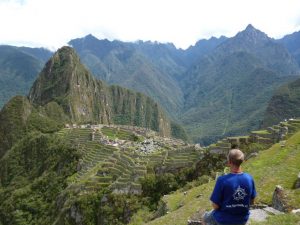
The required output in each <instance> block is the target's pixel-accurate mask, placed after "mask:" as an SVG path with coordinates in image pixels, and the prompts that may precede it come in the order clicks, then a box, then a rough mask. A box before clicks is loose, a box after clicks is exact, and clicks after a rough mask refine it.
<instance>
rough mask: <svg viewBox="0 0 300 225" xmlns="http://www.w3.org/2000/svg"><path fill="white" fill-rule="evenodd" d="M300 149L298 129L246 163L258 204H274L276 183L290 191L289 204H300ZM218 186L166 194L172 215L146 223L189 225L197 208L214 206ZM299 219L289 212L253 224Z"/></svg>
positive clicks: (286, 223)
mask: <svg viewBox="0 0 300 225" xmlns="http://www.w3.org/2000/svg"><path fill="white" fill-rule="evenodd" d="M299 148H300V132H299V131H298V132H297V133H296V134H294V135H293V136H291V137H290V138H289V139H288V140H287V141H286V144H285V146H284V147H281V146H280V144H275V145H273V146H272V147H271V148H269V149H267V150H264V151H261V152H259V155H258V156H257V157H255V158H251V159H249V160H248V161H247V162H246V163H245V165H244V171H246V172H248V173H250V174H252V175H253V177H254V180H255V182H256V188H257V192H258V197H257V200H256V203H258V204H259V203H264V204H268V205H269V204H271V203H272V196H273V192H274V190H275V186H276V185H281V186H282V187H283V188H284V189H285V190H286V194H287V199H288V204H289V207H291V208H294V209H297V208H299V207H300V193H299V189H294V184H295V181H296V180H297V176H298V173H299V160H300V152H299ZM287 165H288V166H287ZM270 174H272V176H270ZM214 185H215V181H211V182H209V183H207V184H204V185H200V186H198V187H195V188H192V189H190V190H188V191H187V194H184V191H180V190H179V191H176V192H175V193H173V194H170V195H166V196H165V197H164V198H163V201H164V202H165V203H166V208H167V211H168V214H166V215H164V216H162V217H160V218H158V219H155V220H153V221H151V222H149V223H146V224H149V225H150V224H151V225H154V224H155V225H171V224H172V225H173V224H176V225H186V224H187V220H188V219H190V218H191V217H192V216H193V215H194V214H195V213H196V212H197V211H199V210H201V211H204V210H210V209H211V203H210V201H209V198H210V195H211V193H212V190H213V187H214ZM299 221H300V217H299V215H298V216H297V215H293V214H289V213H288V214H284V215H278V216H270V217H269V218H268V220H267V221H265V222H260V223H259V222H255V223H253V222H251V224H265V225H273V224H281V225H291V224H297V223H299Z"/></svg>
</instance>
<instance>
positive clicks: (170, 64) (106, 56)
mask: <svg viewBox="0 0 300 225" xmlns="http://www.w3.org/2000/svg"><path fill="white" fill-rule="evenodd" d="M69 44H70V45H71V46H72V47H73V48H74V49H76V51H77V52H78V54H79V55H80V57H81V60H82V62H83V63H84V64H85V65H86V66H87V68H89V69H90V70H91V72H92V73H93V74H94V75H95V76H96V77H97V78H100V79H102V80H104V81H106V82H107V83H109V84H118V85H121V86H124V87H127V88H130V89H133V90H136V91H139V92H142V93H144V94H146V95H148V96H150V97H152V98H153V99H154V100H156V101H157V102H159V103H160V104H161V105H163V106H164V108H165V109H166V110H167V111H168V112H169V113H170V115H175V114H176V112H177V111H178V109H179V108H180V107H181V105H182V100H183V99H182V91H181V89H180V88H179V85H178V83H177V82H176V80H175V79H174V78H173V77H172V76H176V75H178V73H180V72H181V71H183V68H182V66H181V67H180V65H178V64H177V61H178V60H177V61H176V56H175V55H174V49H173V48H174V47H172V46H170V47H168V46H165V45H161V46H158V45H156V44H154V45H155V47H154V48H153V47H152V44H151V43H139V42H138V43H136V44H133V43H125V42H121V41H112V42H111V41H108V40H98V39H96V38H95V37H93V36H92V35H88V36H86V37H84V38H79V39H74V40H71V41H70V42H69Z"/></svg>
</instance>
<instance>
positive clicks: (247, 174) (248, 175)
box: [243, 173, 253, 180]
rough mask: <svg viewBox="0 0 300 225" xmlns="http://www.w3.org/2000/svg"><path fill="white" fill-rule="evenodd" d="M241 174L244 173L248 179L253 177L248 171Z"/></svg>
mask: <svg viewBox="0 0 300 225" xmlns="http://www.w3.org/2000/svg"><path fill="white" fill-rule="evenodd" d="M243 175H244V176H245V177H247V178H249V179H252V180H253V177H252V175H251V174H249V173H243Z"/></svg>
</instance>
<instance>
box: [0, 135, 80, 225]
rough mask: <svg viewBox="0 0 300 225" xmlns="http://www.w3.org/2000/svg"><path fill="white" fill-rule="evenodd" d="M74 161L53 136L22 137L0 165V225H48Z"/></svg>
mask: <svg viewBox="0 0 300 225" xmlns="http://www.w3.org/2000/svg"><path fill="white" fill-rule="evenodd" d="M78 158H79V155H78V152H77V150H75V149H73V148H70V147H68V146H66V145H65V144H64V143H63V142H62V140H61V139H59V138H58V137H57V136H56V135H53V134H42V133H29V134H28V135H26V136H25V137H24V138H23V139H22V140H20V141H19V142H18V143H17V144H16V145H14V147H13V148H12V149H11V150H9V151H8V152H7V153H6V155H5V156H4V157H3V158H2V159H1V161H0V168H1V169H0V178H1V179H0V180H1V186H0V199H1V203H0V223H2V224H8V225H9V224H12V225H13V224H20V225H21V224H24V225H25V224H26V225H27V224H45V225H46V224H50V223H51V221H53V220H54V218H55V216H56V212H57V208H56V207H57V205H56V200H57V197H58V195H59V194H60V193H61V192H62V191H63V190H64V189H65V188H66V187H67V183H66V178H67V177H69V176H70V175H72V174H73V173H75V171H76V165H77V162H78Z"/></svg>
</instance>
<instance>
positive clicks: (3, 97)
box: [0, 45, 52, 108]
mask: <svg viewBox="0 0 300 225" xmlns="http://www.w3.org/2000/svg"><path fill="white" fill-rule="evenodd" d="M51 54H52V53H51V52H50V51H48V50H45V49H38V48H24V47H20V48H19V47H14V46H4V45H2V46H0V90H1V91H0V108H1V107H2V106H3V105H4V104H5V103H6V102H7V101H8V100H9V99H10V98H11V97H13V96H15V95H24V94H26V93H27V92H28V90H29V88H30V87H31V85H32V83H33V81H34V80H35V78H36V76H37V75H38V73H39V72H40V70H41V69H42V67H43V64H44V63H45V61H46V60H47V59H48V58H49V57H50V56H51Z"/></svg>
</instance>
